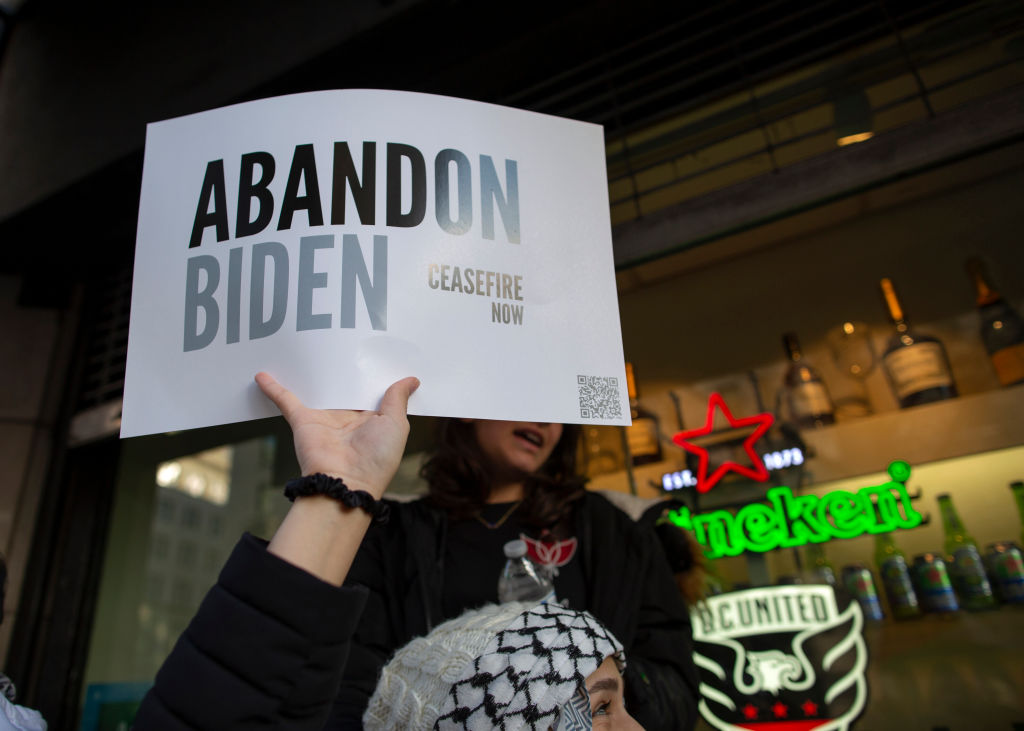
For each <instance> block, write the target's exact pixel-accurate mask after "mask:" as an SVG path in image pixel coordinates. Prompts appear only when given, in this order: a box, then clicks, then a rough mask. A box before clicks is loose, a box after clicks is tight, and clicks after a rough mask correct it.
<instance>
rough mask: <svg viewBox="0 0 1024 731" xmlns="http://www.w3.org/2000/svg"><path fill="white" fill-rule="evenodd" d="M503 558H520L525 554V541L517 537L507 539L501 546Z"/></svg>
mask: <svg viewBox="0 0 1024 731" xmlns="http://www.w3.org/2000/svg"><path fill="white" fill-rule="evenodd" d="M502 550H504V551H505V558H522V557H523V556H525V555H526V541H524V540H521V539H519V538H517V539H516V540H514V541H509V542H508V543H506V544H505V545H504V547H503V549H502Z"/></svg>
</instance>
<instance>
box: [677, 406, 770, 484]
mask: <svg viewBox="0 0 1024 731" xmlns="http://www.w3.org/2000/svg"><path fill="white" fill-rule="evenodd" d="M716 408H717V409H718V410H720V411H721V412H722V414H723V416H725V418H726V419H727V420H728V422H729V426H730V427H731V428H733V429H743V428H745V427H748V426H753V427H754V431H753V432H751V433H750V435H749V436H748V437H747V438H746V439H744V440H743V451H744V452H746V453H747V456H748V457H750V464H751V466H750V467H747V466H746V465H741V464H738V463H736V462H728V461H727V462H723V463H722V464H720V465H718V467H716V468H715V470H714V472H712V473H711V475H710V476H709V475H708V450H707V447H701V446H699V445H697V444H694V443H693V442H692V440H693V439H695V438H697V437H703V436H707V435H708V434H711V432H712V430H713V429H714V424H715V409H716ZM773 421H774V417H772V415H771V414H758V415H757V416H748V417H745V418H743V419H736V418H734V417H733V415H732V412H731V411H729V407H728V406H726V405H725V399H723V398H722V395H721V394H720V393H713V394H711V398H710V399H708V416H707V419H706V421H705V422H704V426H702V427H700V428H699V429H690V430H689V431H681V432H679V433H678V434H675V435H674V436H673V437H672V441H673V442H675V443H676V444H677V445H679V446H680V447H682V448H683V449H685V450H686V451H687V452H691V453H692V454H695V455H697V457H698V458H699V459H700V465H699V467H698V468H697V492H707V491H708V490H710V489H711V488H712V487H714V486H715V485H716V484H717V483H718V481H719V480H721V479H722V478H723V477H725V475H726V473H728V472H736V473H738V474H740V475H743V476H744V477H749V478H750V479H752V480H757V481H758V482H764V481H765V480H767V479H768V470H767V469H765V466H764V462H762V461H761V458H760V457H759V456H758V455H757V452H755V451H754V443H755V442H756V441H757V440H758V439H760V438H761V437H762V436H764V433H765V432H767V431H768V429H769V428H770V427H771V425H772V422H773Z"/></svg>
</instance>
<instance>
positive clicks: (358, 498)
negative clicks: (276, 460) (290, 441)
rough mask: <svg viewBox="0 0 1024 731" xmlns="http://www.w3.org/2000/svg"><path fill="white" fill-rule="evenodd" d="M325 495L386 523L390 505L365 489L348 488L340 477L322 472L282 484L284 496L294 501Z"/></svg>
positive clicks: (379, 521)
mask: <svg viewBox="0 0 1024 731" xmlns="http://www.w3.org/2000/svg"><path fill="white" fill-rule="evenodd" d="M310 495H326V496H327V497H329V498H332V499H334V500H337V501H338V502H339V503H341V504H342V505H345V506H346V507H349V508H359V509H360V510H363V511H365V512H367V513H369V514H370V515H371V516H372V517H373V519H374V520H375V521H377V522H378V523H387V522H388V515H389V514H390V513H391V506H389V505H388V504H387V503H385V502H384V501H383V500H377V499H375V498H374V497H373V495H371V494H370V493H368V492H366V491H365V490H349V489H348V488H347V487H346V486H345V483H344V482H343V481H342V479H341V478H340V477H331V476H330V475H325V474H324V473H322V472H317V473H316V474H313V475H306V476H305V477H298V478H296V479H294V480H289V482H288V483H287V484H286V485H285V486H284V496H285V497H286V498H288V499H289V500H291V501H292V502H295V498H297V497H309V496H310Z"/></svg>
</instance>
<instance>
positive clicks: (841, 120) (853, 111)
mask: <svg viewBox="0 0 1024 731" xmlns="http://www.w3.org/2000/svg"><path fill="white" fill-rule="evenodd" d="M832 106H833V108H834V110H835V128H836V144H837V145H839V146H840V147H845V146H846V145H852V144H855V143H857V142H863V141H864V140H869V139H871V138H872V137H874V136H875V133H874V131H873V130H872V123H873V121H874V120H873V115H872V113H871V102H870V100H869V99H868V95H867V94H865V93H864V92H863V91H862V90H858V91H854V92H851V93H849V94H845V95H843V96H841V97H838V98H837V99H836V100H835V101H834V102H832Z"/></svg>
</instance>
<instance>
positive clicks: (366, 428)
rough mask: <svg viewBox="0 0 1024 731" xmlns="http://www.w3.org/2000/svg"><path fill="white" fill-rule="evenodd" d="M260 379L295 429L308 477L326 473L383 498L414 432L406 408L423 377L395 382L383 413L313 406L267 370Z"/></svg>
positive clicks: (297, 450)
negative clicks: (309, 406)
mask: <svg viewBox="0 0 1024 731" xmlns="http://www.w3.org/2000/svg"><path fill="white" fill-rule="evenodd" d="M256 383H257V384H258V385H259V387H260V389H261V390H262V391H263V393H264V394H266V396H267V398H269V399H270V400H271V401H273V402H274V404H275V405H276V406H277V408H278V409H280V410H281V413H282V414H283V415H284V418H285V419H286V420H287V422H288V425H289V426H290V427H291V430H292V437H293V439H294V441H295V455H296V457H298V460H299V467H300V468H301V470H302V474H303V475H311V474H314V473H316V472H322V473H324V474H327V475H331V476H333V477H340V478H341V479H342V480H344V481H345V484H346V485H348V487H349V488H350V489H352V490H366V491H367V492H369V493H370V494H371V495H373V496H374V497H378V498H379V497H380V496H381V494H382V493H383V492H384V489H385V488H386V487H387V485H388V483H389V482H390V481H391V478H393V477H394V476H395V472H396V471H397V470H398V464H399V462H400V461H401V459H402V452H403V450H404V449H405V442H406V439H407V438H408V436H409V420H408V419H407V418H406V409H407V407H408V403H409V397H410V396H411V395H412V394H413V392H414V391H415V390H416V389H417V388H418V387H419V385H420V382H419V380H418V379H416V378H412V377H410V378H403V379H402V380H400V381H397V382H395V383H393V384H392V385H391V387H390V388H388V390H387V391H386V392H385V393H384V397H383V398H382V399H381V402H380V408H379V410H377V411H349V410H346V409H310V408H308V407H306V406H305V405H304V404H303V403H302V402H301V401H300V400H299V398H298V397H297V396H296V395H295V394H293V393H292V392H291V391H289V390H288V389H286V388H285V387H284V386H282V385H281V384H280V383H278V382H277V381H275V380H274V378H273V377H272V376H270V375H269V374H267V373H257V374H256Z"/></svg>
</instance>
